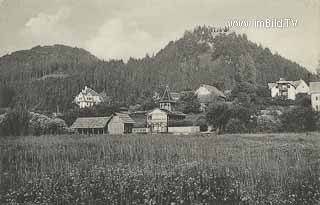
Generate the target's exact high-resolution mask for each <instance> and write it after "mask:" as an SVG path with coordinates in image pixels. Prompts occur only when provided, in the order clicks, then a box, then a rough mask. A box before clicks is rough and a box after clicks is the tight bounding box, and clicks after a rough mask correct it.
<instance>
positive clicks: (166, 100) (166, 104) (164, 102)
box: [160, 86, 175, 111]
mask: <svg viewBox="0 0 320 205" xmlns="http://www.w3.org/2000/svg"><path fill="white" fill-rule="evenodd" d="M174 104H175V101H174V100H173V99H172V97H171V94H170V89H169V86H166V90H165V91H164V93H163V95H162V97H161V99H160V109H164V110H168V111H173V107H174Z"/></svg>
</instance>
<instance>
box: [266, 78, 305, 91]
mask: <svg viewBox="0 0 320 205" xmlns="http://www.w3.org/2000/svg"><path fill="white" fill-rule="evenodd" d="M302 82H304V81H303V80H302V79H300V80H296V81H290V80H284V79H283V78H280V80H279V81H277V82H276V83H268V87H269V89H271V88H273V87H274V86H276V85H277V84H279V83H281V84H291V85H293V86H294V87H295V88H297V87H298V86H299V85H300V84H301V83H302Z"/></svg>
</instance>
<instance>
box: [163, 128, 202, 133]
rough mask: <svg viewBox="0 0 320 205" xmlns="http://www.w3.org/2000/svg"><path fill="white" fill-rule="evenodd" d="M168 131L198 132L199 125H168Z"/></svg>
mask: <svg viewBox="0 0 320 205" xmlns="http://www.w3.org/2000/svg"><path fill="white" fill-rule="evenodd" d="M168 132H169V133H181V134H192V133H199V132H200V127H199V126H193V127H168Z"/></svg>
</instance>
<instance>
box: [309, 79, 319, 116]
mask: <svg viewBox="0 0 320 205" xmlns="http://www.w3.org/2000/svg"><path fill="white" fill-rule="evenodd" d="M310 95H311V105H312V108H313V109H314V110H315V111H320V82H310Z"/></svg>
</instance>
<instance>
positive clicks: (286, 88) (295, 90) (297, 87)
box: [268, 78, 309, 100]
mask: <svg viewBox="0 0 320 205" xmlns="http://www.w3.org/2000/svg"><path fill="white" fill-rule="evenodd" d="M268 87H269V90H271V97H273V98H274V97H283V98H284V99H288V100H295V99H296V95H297V94H299V93H304V94H307V93H309V86H308V85H307V83H306V82H305V81H304V80H297V81H289V80H286V79H284V78H280V80H278V81H276V82H275V83H268Z"/></svg>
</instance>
